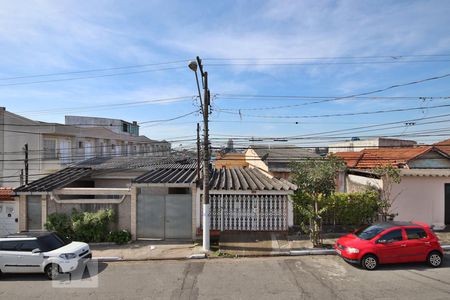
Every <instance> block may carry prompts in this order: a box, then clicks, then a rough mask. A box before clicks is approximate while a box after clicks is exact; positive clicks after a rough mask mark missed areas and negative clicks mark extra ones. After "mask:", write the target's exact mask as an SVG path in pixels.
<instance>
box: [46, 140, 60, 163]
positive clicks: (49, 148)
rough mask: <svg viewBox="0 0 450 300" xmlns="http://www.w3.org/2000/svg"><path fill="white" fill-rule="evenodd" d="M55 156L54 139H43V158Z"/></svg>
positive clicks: (54, 157) (53, 157)
mask: <svg viewBox="0 0 450 300" xmlns="http://www.w3.org/2000/svg"><path fill="white" fill-rule="evenodd" d="M56 158H57V155H56V140H52V139H44V159H56Z"/></svg>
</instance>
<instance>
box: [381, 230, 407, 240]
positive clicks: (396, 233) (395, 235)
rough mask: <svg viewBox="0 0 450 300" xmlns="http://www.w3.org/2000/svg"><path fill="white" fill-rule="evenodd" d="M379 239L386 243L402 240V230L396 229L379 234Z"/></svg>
mask: <svg viewBox="0 0 450 300" xmlns="http://www.w3.org/2000/svg"><path fill="white" fill-rule="evenodd" d="M379 240H385V241H386V242H387V243H392V242H398V241H401V240H403V236H402V230H401V229H396V230H392V231H391V232H389V233H386V234H385V235H383V236H381V237H380V239H379Z"/></svg>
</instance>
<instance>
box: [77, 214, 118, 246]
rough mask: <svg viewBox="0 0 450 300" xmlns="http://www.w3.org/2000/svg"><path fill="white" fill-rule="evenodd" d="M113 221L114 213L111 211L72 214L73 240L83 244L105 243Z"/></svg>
mask: <svg viewBox="0 0 450 300" xmlns="http://www.w3.org/2000/svg"><path fill="white" fill-rule="evenodd" d="M113 220H114V212H113V211H112V210H111V209H107V210H99V211H97V212H94V213H91V212H77V211H74V212H73V213H72V228H73V231H74V239H76V240H79V241H84V242H90V243H92V242H105V241H107V237H108V232H109V224H110V223H111V221H113Z"/></svg>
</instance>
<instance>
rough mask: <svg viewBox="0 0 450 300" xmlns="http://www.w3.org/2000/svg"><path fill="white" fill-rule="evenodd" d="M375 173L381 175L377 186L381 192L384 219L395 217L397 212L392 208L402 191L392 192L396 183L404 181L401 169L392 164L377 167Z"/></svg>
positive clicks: (381, 208)
mask: <svg viewBox="0 0 450 300" xmlns="http://www.w3.org/2000/svg"><path fill="white" fill-rule="evenodd" d="M373 171H374V173H375V174H376V175H378V176H380V179H381V183H380V184H379V185H378V186H376V188H377V189H378V191H379V193H380V205H379V207H380V214H381V217H382V219H383V221H386V220H388V219H393V218H394V217H395V216H396V215H397V214H396V213H394V212H392V210H391V208H392V205H393V204H394V202H395V200H396V199H397V198H398V196H400V193H401V192H399V193H397V194H395V195H393V194H392V188H393V186H394V184H399V183H400V182H401V181H402V178H401V176H400V170H399V169H398V168H395V167H393V166H392V165H390V164H389V165H386V166H380V167H377V168H375V169H374V170H373Z"/></svg>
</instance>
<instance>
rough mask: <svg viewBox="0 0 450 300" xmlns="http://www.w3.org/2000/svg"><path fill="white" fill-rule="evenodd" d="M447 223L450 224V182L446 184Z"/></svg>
mask: <svg viewBox="0 0 450 300" xmlns="http://www.w3.org/2000/svg"><path fill="white" fill-rule="evenodd" d="M444 210H445V225H450V184H449V183H447V184H446V185H445V209H444Z"/></svg>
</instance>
